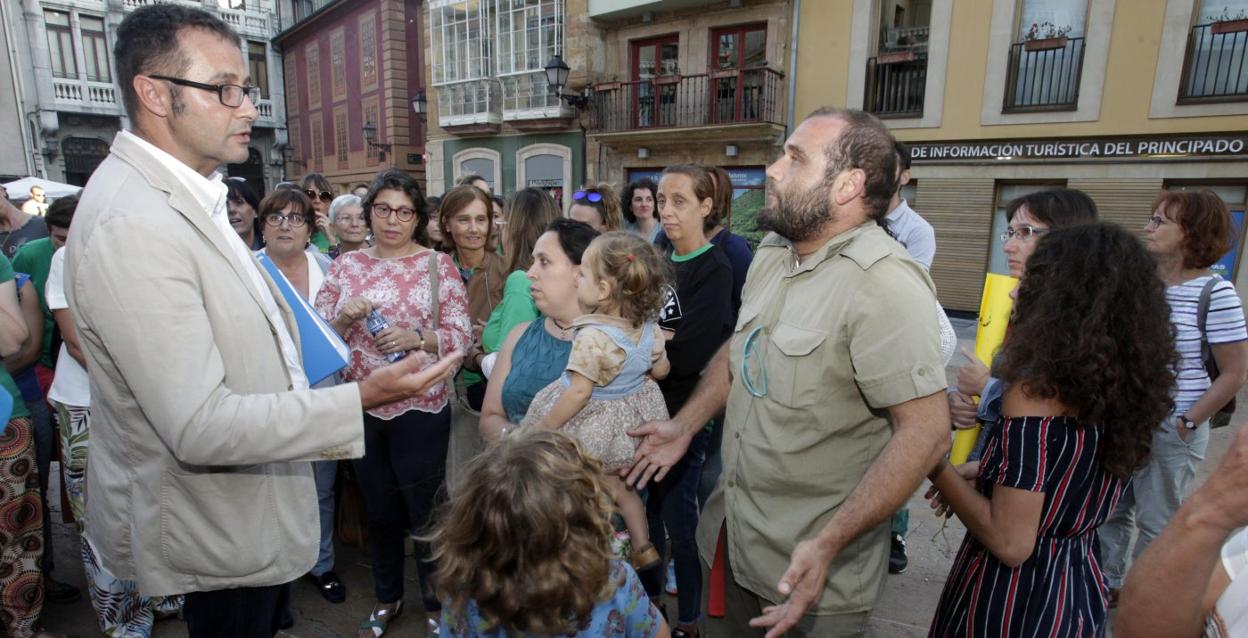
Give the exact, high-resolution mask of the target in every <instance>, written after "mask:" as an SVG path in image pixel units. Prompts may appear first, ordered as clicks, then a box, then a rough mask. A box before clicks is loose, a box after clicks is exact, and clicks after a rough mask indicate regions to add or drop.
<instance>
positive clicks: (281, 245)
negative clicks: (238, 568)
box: [256, 188, 347, 603]
mask: <svg viewBox="0 0 1248 638" xmlns="http://www.w3.org/2000/svg"><path fill="white" fill-rule="evenodd" d="M259 209H260V214H259V219H260V224H261V238H262V243H263V244H264V248H263V249H261V250H259V251H257V253H256V254H257V255H264V256H266V257H268V259H270V260H271V261H272V262H273V265H275V266H277V269H278V271H280V272H281V273H282V276H284V277H285V278H286V281H287V282H288V283H289V284H290V286H291V287H292V288H294V289H295V290H296V291H297V292H298V293H299V294H300V295H302V296H303V298H304V299H307V300H309V301H311V300H314V299H316V294H317V293H318V292H320V290H321V286H322V285H323V284H324V283H325V275H326V273H327V272H328V270H329V265H330V260H329V257H326V256H325V255H323V254H321V252H320V251H318V250H308V241H309V239H310V238H311V236H312V229H313V228H315V225H316V215H315V213H313V212H312V202H311V201H309V200H308V198H307V196H306V195H304V194H303V192H302V191H298V190H295V189H293V188H284V189H280V190H276V191H273V193H272V194H271V195H269V196H268V197H265V198H264V201H262V202H260V206H259ZM337 382H338V380H337V378H336V376H335V377H331V378H329V379H326V380H324V381H322V382H320V383H318V384H316V385H315V386H313V387H315V388H324V387H329V386H332V385H334V384H336V383H337ZM337 473H338V461H316V462H314V463H312V474H313V477H314V478H315V479H316V500H317V502H318V504H319V505H320V524H321V528H320V529H321V545H320V551H319V553H318V555H317V559H316V564H315V565H313V567H312V571H310V572H308V578H309V579H310V580H311V581H312V582H313V583H314V584H315V585H316V588H317V591H318V592H320V594H321V596H322V597H324V598H325V600H328V601H329V602H331V603H341V602H343V601H344V600H346V599H347V591H346V588H344V587H343V584H342V579H340V578H338V575H337V574H335V573H334V477H335V476H336V475H337Z"/></svg>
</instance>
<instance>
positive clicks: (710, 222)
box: [706, 166, 732, 230]
mask: <svg viewBox="0 0 1248 638" xmlns="http://www.w3.org/2000/svg"><path fill="white" fill-rule="evenodd" d="M706 170H707V171H709V172H710V174H711V179H713V180H715V204H714V205H713V207H712V208H711V214H710V215H707V216H706V230H710V229H712V228H714V227H716V226H718V225H720V224H723V225H724V226H729V225H731V224H732V176H731V175H729V174H728V171H726V170H724V169H722V168H720V167H718V166H707V167H706Z"/></svg>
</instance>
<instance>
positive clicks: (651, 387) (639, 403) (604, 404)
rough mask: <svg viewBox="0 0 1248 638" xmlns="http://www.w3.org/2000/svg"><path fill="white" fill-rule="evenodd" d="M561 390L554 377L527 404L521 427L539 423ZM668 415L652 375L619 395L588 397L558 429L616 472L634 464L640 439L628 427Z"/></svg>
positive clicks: (561, 386)
mask: <svg viewBox="0 0 1248 638" xmlns="http://www.w3.org/2000/svg"><path fill="white" fill-rule="evenodd" d="M562 394H563V381H562V380H561V379H555V380H554V381H552V382H551V383H550V385H547V386H546V387H544V388H542V389H541V390H540V391H538V393H537V395H536V396H534V397H533V402H532V403H530V404H529V411H528V413H527V414H525V415H524V420H523V421H521V422H520V426H521V427H528V426H531V425H536V424H538V423H541V422H542V421H544V420H545V419H546V415H548V414H550V409H551V408H552V407H554V405H555V403H556V402H557V401H559V397H560V396H561V395H562ZM668 418H669V416H668V414H667V404H666V403H664V402H663V392H662V391H660V390H659V384H657V383H655V382H654V379H651V378H649V377H646V381H645V383H644V384H642V386H641V388H639V389H638V390H637V391H636V392H634V393H632V394H630V395H628V396H625V397H623V398H619V399H594V398H591V399H590V400H589V403H587V404H586V405H585V407H584V408H583V409H581V411H580V412H578V413H577V415H576V416H574V417H572V419H571V420H570V421H568V422H567V423H565V424H564V425H563V427H562V428H560V430H561V431H562V432H566V433H567V434H569V435H571V436H573V437H575V438H576V439H577V440H578V441H580V442H581V446H582V447H584V448H585V451H586V452H587V453H589V454H590V455H591V456H594V457H595V458H597V459H598V460H599V461H602V465H603V469H605V470H606V471H607V472H616V471H618V470H621V469H623V468H626V467H628V466H630V465H632V464H633V454H635V453H636V452H637V446H638V445H639V444H640V442H641V440H640V439H636V438H633V437H631V436H629V435H628V431H629V430H632V429H633V428H635V427H637V426H639V425H641V424H642V423H647V422H649V421H665V420H667V419H668Z"/></svg>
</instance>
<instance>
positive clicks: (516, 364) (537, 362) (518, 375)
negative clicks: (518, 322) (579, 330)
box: [503, 317, 572, 423]
mask: <svg viewBox="0 0 1248 638" xmlns="http://www.w3.org/2000/svg"><path fill="white" fill-rule="evenodd" d="M545 323H546V321H545V319H543V318H542V317H538V318H537V319H535V320H533V322H532V323H530V324H529V327H528V328H525V330H524V334H522V335H520V339H519V340H517V341H516V347H515V349H514V350H513V351H512V353H511V373H510V374H508V375H507V380H506V381H505V382H503V411H504V412H506V413H507V420H508V421H510V422H511V423H519V422H520V421H522V420H523V419H524V415H525V413H527V412H528V411H529V404H530V403H532V402H533V397H534V396H536V395H537V393H538V392H539V391H541V389H542V388H544V387H546V386H548V385H550V383H551V382H552V381H554V380H555V379H558V378H559V377H560V376H562V375H563V370H564V368H566V367H567V366H568V356H569V355H571V354H572V342H571V341H563V340H561V339H556V338H555V337H554V336H553V335H551V334H550V333H549V332H547V331H546V327H545Z"/></svg>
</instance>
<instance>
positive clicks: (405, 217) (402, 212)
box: [373, 204, 416, 222]
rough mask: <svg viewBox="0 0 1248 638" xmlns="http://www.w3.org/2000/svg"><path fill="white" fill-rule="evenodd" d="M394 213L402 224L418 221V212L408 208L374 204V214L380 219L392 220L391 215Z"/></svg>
mask: <svg viewBox="0 0 1248 638" xmlns="http://www.w3.org/2000/svg"><path fill="white" fill-rule="evenodd" d="M391 213H394V214H395V215H396V216H398V218H399V221H401V222H410V221H412V220H413V219H416V211H414V210H412V209H410V208H408V207H406V206H400V207H399V208H390V205H389V204H373V214H374V215H376V216H377V217H378V218H380V219H390V214H391Z"/></svg>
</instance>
